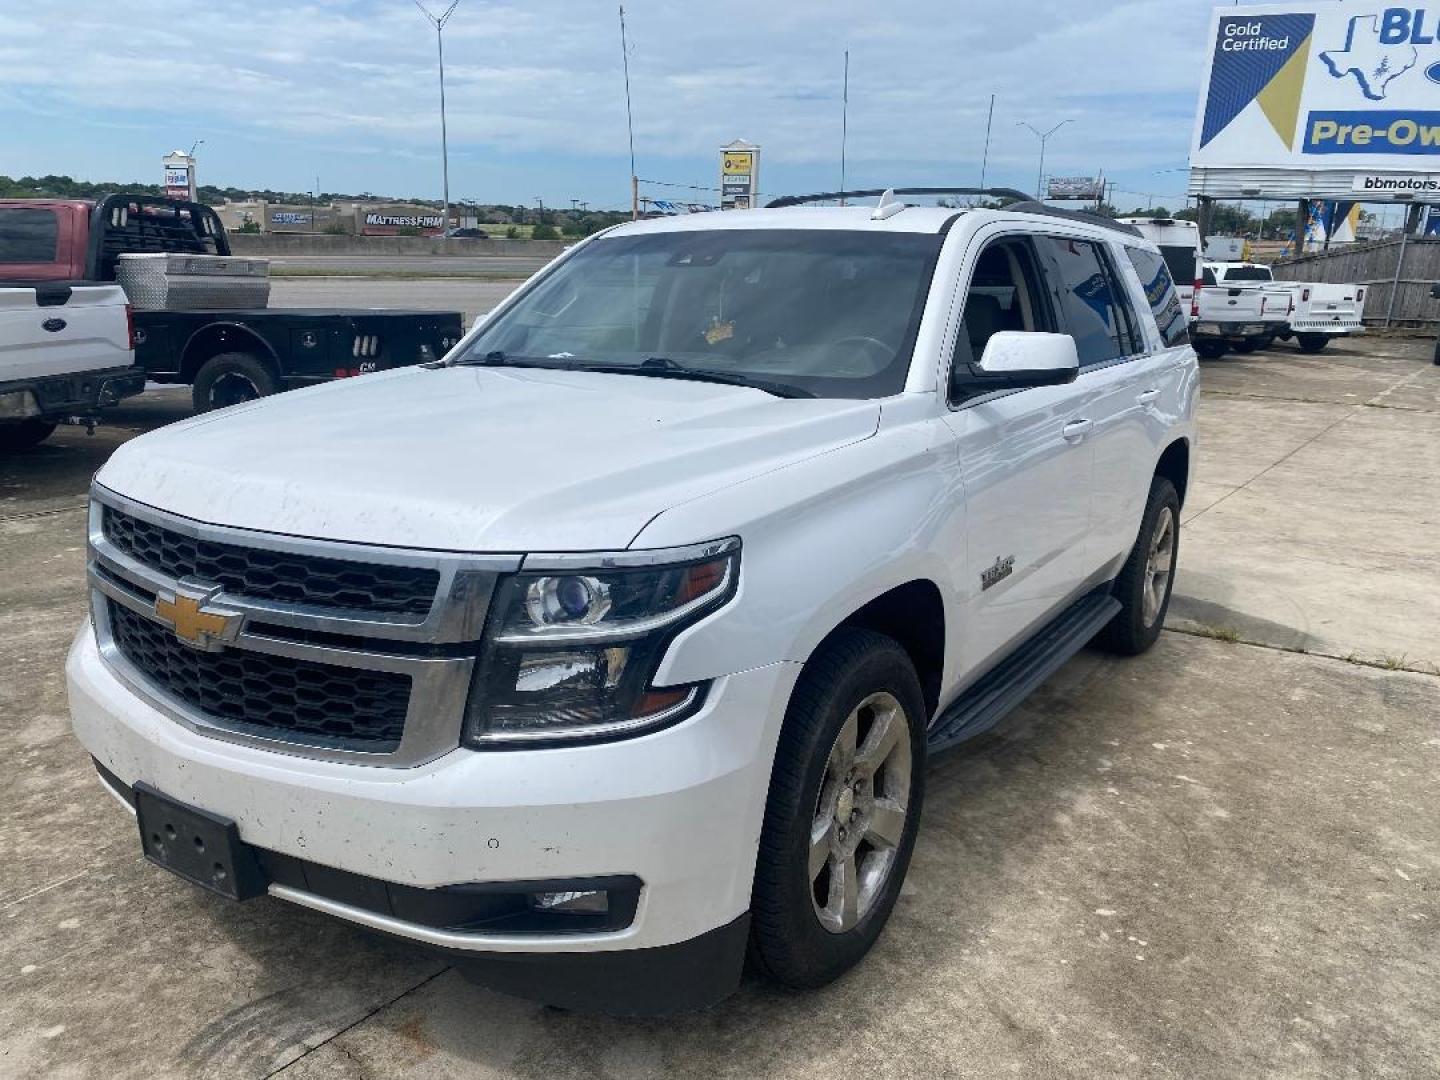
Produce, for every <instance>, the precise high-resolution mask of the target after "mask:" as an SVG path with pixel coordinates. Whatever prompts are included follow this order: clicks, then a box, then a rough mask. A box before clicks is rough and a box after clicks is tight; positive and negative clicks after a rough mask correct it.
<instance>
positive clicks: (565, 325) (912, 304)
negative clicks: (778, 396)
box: [469, 228, 941, 398]
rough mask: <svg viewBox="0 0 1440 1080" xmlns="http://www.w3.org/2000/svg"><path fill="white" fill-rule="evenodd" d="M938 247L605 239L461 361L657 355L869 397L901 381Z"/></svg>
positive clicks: (896, 388)
mask: <svg viewBox="0 0 1440 1080" xmlns="http://www.w3.org/2000/svg"><path fill="white" fill-rule="evenodd" d="M940 243H941V238H940V237H939V236H936V235H932V234H921V233H890V234H886V233H879V232H873V233H872V232H863V231H860V230H856V231H853V232H851V231H829V230H820V229H794V230H791V229H785V230H779V229H743V228H736V229H708V230H683V231H679V230H677V231H669V232H656V233H648V234H645V233H642V234H638V235H631V236H623V235H622V236H615V237H607V238H605V239H600V240H595V241H592V242H591V243H589V244H587V245H586V246H585V247H583V248H581V249H580V250H578V251H576V252H575V253H574V254H573V255H572V256H571V257H570V258H568V259H566V260H565V261H564V262H563V263H561V264H560V265H559V266H557V267H556V268H555V269H554V270H553V271H551V272H550V273H548V274H547V275H546V276H545V277H544V278H543V279H542V280H541V281H540V282H539V283H538V284H537V285H536V286H535V287H534V288H532V289H530V290H529V291H528V292H527V293H526V294H525V295H523V296H522V297H521V298H520V299H519V300H518V301H517V302H516V303H515V304H514V305H513V306H512V307H511V308H510V309H509V310H507V311H505V312H504V313H503V314H501V315H500V316H499V317H497V318H496V319H495V321H494V322H492V323H491V324H490V325H489V326H488V327H486V329H485V330H484V332H483V333H481V334H480V336H479V337H477V338H476V339H475V341H474V342H473V343H472V344H471V346H470V350H469V356H470V357H472V358H481V357H484V356H486V355H487V354H489V353H492V352H495V353H501V354H503V355H504V356H505V358H506V360H507V362H511V363H520V364H524V363H530V364H534V365H538V366H543V367H565V368H579V369H584V368H587V367H606V368H611V369H615V368H619V369H625V370H629V369H635V373H636V374H637V375H645V374H653V370H651V369H653V368H654V367H655V363H654V361H653V360H652V358H664V359H666V360H671V361H673V362H674V363H675V364H678V365H682V366H684V367H686V368H690V369H693V370H694V371H700V372H712V373H713V372H719V373H723V374H725V375H726V376H733V377H736V378H740V379H752V380H753V381H755V382H756V383H757V384H759V383H769V384H783V385H785V386H788V387H790V388H792V389H795V390H798V391H801V392H804V393H809V394H815V395H818V396H820V397H838V398H870V397H883V396H887V395H890V394H895V393H899V392H900V390H901V388H902V387H903V386H904V384H905V375H906V372H907V371H908V369H909V366H910V352H911V349H912V347H913V345H914V338H915V330H916V327H917V325H918V324H919V320H920V313H921V310H922V308H923V306H924V302H925V293H926V291H927V290H928V288H929V286H930V276H931V272H932V270H933V269H934V265H935V257H936V255H937V253H938V252H939V249H940ZM647 361H652V363H651V369H646V370H641V365H642V364H645V363H646V362H647Z"/></svg>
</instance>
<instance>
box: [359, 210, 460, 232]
mask: <svg viewBox="0 0 1440 1080" xmlns="http://www.w3.org/2000/svg"><path fill="white" fill-rule="evenodd" d="M360 221H361V224H360V231H361V232H362V233H364V234H365V235H366V236H398V235H401V234H402V233H410V232H413V231H417V230H418V231H419V232H421V233H423V234H424V235H426V236H439V235H440V227H441V226H442V225H443V224H444V223H445V218H444V217H443V216H442V215H440V214H417V213H415V212H413V211H390V210H367V211H364V212H363V214H362V216H361V219H360Z"/></svg>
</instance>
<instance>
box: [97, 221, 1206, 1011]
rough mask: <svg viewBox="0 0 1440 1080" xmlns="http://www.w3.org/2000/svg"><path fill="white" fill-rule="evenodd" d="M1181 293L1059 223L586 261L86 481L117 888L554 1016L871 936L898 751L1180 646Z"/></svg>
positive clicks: (785, 228)
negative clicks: (302, 932)
mask: <svg viewBox="0 0 1440 1080" xmlns="http://www.w3.org/2000/svg"><path fill="white" fill-rule="evenodd" d="M1185 323H1186V317H1185V313H1184V312H1183V311H1182V310H1181V308H1180V305H1179V302H1178V300H1177V298H1176V295H1175V289H1174V287H1173V283H1172V281H1171V278H1170V274H1169V272H1168V270H1167V269H1166V266H1165V262H1164V260H1163V259H1162V257H1161V256H1160V254H1159V252H1158V251H1157V250H1156V248H1155V247H1154V246H1153V245H1152V244H1150V243H1148V242H1147V241H1145V240H1143V239H1141V237H1140V236H1139V235H1138V234H1136V233H1135V232H1134V231H1133V230H1130V229H1128V228H1126V227H1124V226H1119V225H1116V224H1115V223H1113V222H1110V223H1102V222H1101V221H1100V220H1099V219H1092V218H1089V217H1088V216H1087V215H1081V214H1071V213H1066V212H1062V211H1055V210H1052V209H1050V208H1048V207H1045V206H1043V205H1040V204H1034V203H1030V204H1021V205H1016V206H1012V207H1010V208H1008V209H1003V210H983V209H975V210H965V211H957V210H953V209H942V208H929V207H923V208H922V207H907V206H904V205H902V204H900V203H898V202H895V201H893V200H892V199H889V198H882V200H881V203H880V205H879V206H876V207H873V208H872V207H869V206H867V207H863V208H862V207H855V206H851V207H836V208H828V207H813V206H797V207H790V208H784V209H767V210H754V211H748V212H739V213H725V214H699V215H694V216H690V217H685V218H679V219H666V220H656V221H646V222H640V223H635V224H629V225H625V226H622V227H618V228H615V229H612V230H610V231H608V232H606V233H603V234H601V235H599V236H597V237H595V238H592V239H590V240H588V241H586V242H583V243H581V244H578V245H576V246H575V247H574V248H573V249H571V250H570V251H569V252H567V253H565V254H564V255H562V256H561V257H560V258H559V259H557V260H556V261H555V262H554V263H552V264H551V265H550V266H549V267H547V268H546V269H545V270H544V271H542V272H541V273H540V274H538V275H537V276H536V277H535V278H533V279H532V280H531V281H530V282H528V283H527V284H526V285H525V286H523V287H522V288H521V289H519V290H518V291H517V292H516V293H515V294H514V295H512V296H511V297H510V298H509V299H508V300H507V301H505V302H504V303H503V304H502V305H501V306H500V307H499V308H497V309H496V310H495V311H494V312H492V313H491V314H490V315H489V316H488V317H486V318H485V319H484V320H482V321H481V322H480V323H479V324H478V325H477V326H476V327H475V328H474V330H472V332H471V333H470V334H469V335H468V336H467V337H466V338H465V339H464V341H463V342H461V344H460V345H458V346H457V347H456V348H454V349H453V350H452V351H451V352H450V353H449V354H448V355H447V356H446V357H445V358H444V360H443V361H440V362H438V363H435V364H432V365H430V366H428V367H424V368H406V369H401V370H395V371H388V372H382V373H380V374H377V375H374V376H372V377H370V378H367V379H357V380H353V381H349V382H345V383H339V384H333V385H328V386H324V387H318V388H314V389H309V390H302V391H299V392H296V393H292V394H286V395H284V396H283V397H280V398H274V399H269V400H266V401H261V402H255V403H251V404H246V405H240V406H236V407H235V408H232V409H228V410H222V411H220V412H216V413H211V414H208V415H205V416H201V417H196V418H194V419H191V420H189V421H186V422H182V423H179V424H175V425H172V426H170V427H167V428H165V429H163V430H160V431H156V432H152V433H151V434H148V435H145V436H142V437H140V438H137V439H135V440H133V441H131V442H129V443H127V444H126V445H125V446H123V447H122V448H121V449H119V450H118V451H117V452H116V453H115V454H114V456H113V457H112V458H111V459H110V461H109V462H108V463H107V464H106V465H105V467H104V468H103V469H101V470H100V472H99V474H98V475H97V477H96V481H95V485H94V490H93V500H92V510H91V517H90V530H89V541H90V564H89V566H90V569H89V587H90V595H91V597H92V605H91V619H90V620H89V621H88V623H87V625H86V626H85V627H84V628H83V629H82V630H81V631H80V633H79V636H78V637H77V638H76V640H75V643H74V647H73V649H72V651H71V654H70V658H69V662H68V678H69V691H70V702H71V708H72V711H73V720H74V728H75V731H76V733H77V735H78V736H79V738H80V741H81V742H82V743H83V744H84V745H85V747H86V748H87V749H88V750H89V752H90V753H91V754H92V755H93V757H94V759H95V763H96V765H97V767H98V771H99V775H100V778H101V780H102V782H103V783H104V784H105V786H106V787H107V788H108V789H109V790H110V792H111V793H113V795H114V796H115V797H116V798H117V799H118V800H119V801H120V802H121V803H123V804H124V805H125V807H126V808H127V809H128V810H129V811H130V812H131V813H133V814H134V815H135V816H136V819H137V824H138V830H139V836H140V841H141V844H142V847H143V851H144V854H145V856H146V857H147V858H148V859H149V860H150V861H152V862H154V863H156V864H158V865H159V866H162V867H165V868H167V869H169V870H171V871H174V872H175V873H177V874H179V875H180V876H182V877H184V878H186V879H188V880H190V881H191V882H194V883H196V884H198V885H201V886H204V887H206V888H209V889H212V890H214V891H216V892H219V893H222V894H224V895H226V896H229V897H231V898H235V899H245V898H247V897H250V896H255V895H258V894H262V893H267V892H268V893H269V894H270V895H272V896H277V897H281V898H284V899H286V900H290V901H293V902H295V903H298V904H302V905H305V906H307V907H310V908H314V909H317V910H319V911H322V912H328V913H330V914H331V915H334V916H338V917H340V918H342V919H348V920H350V921H351V922H354V923H357V924H360V925H361V926H365V927H369V928H371V929H373V930H376V931H380V932H383V933H387V934H390V935H396V936H399V937H401V938H405V939H409V940H411V941H414V942H418V943H422V944H424V945H427V946H431V947H434V948H436V949H439V950H443V951H444V953H445V954H446V955H448V956H449V957H451V958H453V960H454V962H455V963H456V966H457V967H459V968H460V969H461V970H462V971H463V972H465V973H467V974H469V975H470V976H471V977H472V978H475V979H477V980H479V981H481V982H484V983H486V984H487V985H491V986H494V987H498V988H500V989H503V990H507V991H509V992H512V993H516V994H521V995H527V996H532V997H536V998H540V999H542V1000H545V1001H549V1002H551V1003H553V1004H557V1005H562V1006H568V1007H574V1008H599V1009H603V1010H608V1011H613V1012H644V1013H653V1012H665V1011H670V1010H678V1009H688V1008H694V1007H698V1006H701V1005H704V1004H707V1003H709V1002H712V1001H715V1000H717V999H719V998H720V997H723V996H724V995H725V994H727V993H729V992H730V991H731V990H733V989H734V988H735V986H736V985H737V983H738V981H739V979H740V975H741V969H742V961H743V960H744V958H745V957H746V955H747V945H748V951H749V954H750V955H751V956H752V957H753V961H754V965H755V967H756V968H757V969H758V970H759V971H760V972H762V973H763V974H765V975H768V976H769V977H770V978H772V979H775V980H777V981H779V982H780V983H782V984H784V985H786V986H790V987H814V986H818V985H821V984H823V983H825V982H827V981H828V980H831V979H834V978H835V977H836V976H837V975H839V974H840V973H841V972H843V971H845V970H846V969H847V968H849V967H850V966H851V965H853V964H855V963H856V962H857V961H858V960H860V958H861V957H863V956H864V955H865V953H866V951H867V950H868V949H869V948H870V947H871V946H872V945H873V944H874V942H875V940H876V938H877V937H878V936H879V934H880V933H881V930H882V928H883V927H884V925H885V923H886V920H887V919H888V918H889V916H890V913H891V909H892V908H893V907H894V905H895V902H896V898H897V897H898V895H899V893H900V887H901V884H902V881H903V879H904V877H905V872H906V868H907V866H908V864H909V862H910V856H911V851H912V848H913V846H914V844H915V842H916V832H917V829H918V826H919V824H920V816H921V815H920V810H921V802H922V798H923V795H924V790H925V762H926V758H927V757H928V756H929V755H931V754H934V753H936V752H937V751H939V750H942V749H945V748H947V747H951V746H953V745H955V744H957V743H959V742H961V741H963V740H965V739H966V738H968V737H970V736H973V735H975V734H977V733H979V732H982V731H985V730H986V729H988V728H990V727H992V726H993V725H994V724H995V723H996V722H997V721H998V720H999V719H1000V718H1001V717H1002V716H1003V715H1004V713H1005V712H1006V711H1007V710H1008V709H1009V708H1011V707H1012V706H1014V705H1015V704H1017V703H1018V702H1019V701H1020V700H1021V699H1022V698H1023V697H1024V696H1025V695H1026V694H1027V693H1028V692H1029V691H1030V690H1032V689H1033V688H1034V687H1035V686H1036V685H1038V684H1039V683H1040V682H1041V681H1042V680H1044V679H1045V678H1046V677H1047V676H1048V675H1049V674H1050V673H1051V672H1053V671H1054V670H1055V669H1056V668H1057V667H1058V666H1059V665H1060V664H1061V663H1062V662H1063V661H1064V660H1065V659H1066V658H1067V657H1069V656H1071V655H1073V654H1074V653H1075V652H1076V651H1077V650H1079V649H1080V648H1081V647H1082V646H1084V645H1085V644H1086V643H1087V642H1088V641H1090V640H1091V639H1092V638H1096V637H1097V635H1098V639H1099V641H1100V642H1102V643H1103V644H1104V645H1105V646H1106V647H1108V648H1110V649H1113V650H1115V651H1118V652H1120V653H1128V654H1133V653H1139V652H1141V651H1143V650H1144V649H1146V648H1148V647H1149V646H1150V645H1151V644H1152V643H1153V642H1154V641H1155V640H1156V638H1157V636H1158V635H1159V632H1160V628H1161V624H1162V623H1163V621H1164V619H1165V613H1166V607H1167V604H1168V601H1169V597H1170V587H1171V583H1172V581H1173V575H1174V567H1175V558H1176V552H1177V542H1178V530H1179V522H1180V507H1181V504H1182V502H1183V500H1184V498H1185V492H1186V488H1187V487H1188V486H1189V483H1190V477H1191V472H1192V468H1193V465H1194V460H1195V449H1194V440H1195V423H1194V415H1195V402H1196V394H1197V389H1198V372H1197V365H1196V362H1195V354H1194V352H1193V351H1192V350H1191V348H1190V346H1189V344H1188V342H1187V340H1186V328H1185Z"/></svg>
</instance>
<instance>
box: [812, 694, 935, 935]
mask: <svg viewBox="0 0 1440 1080" xmlns="http://www.w3.org/2000/svg"><path fill="white" fill-rule="evenodd" d="M910 768H911V754H910V724H909V721H908V719H907V717H906V715H905V710H904V708H902V707H901V705H900V702H899V701H897V700H896V699H895V697H894V695H892V694H889V693H886V692H884V691H881V692H879V693H875V694H871V695H870V696H869V697H867V698H865V700H863V701H861V702H860V704H859V705H857V706H856V707H855V708H854V709H853V710H852V711H851V713H850V715H849V716H848V717H846V718H845V723H844V724H843V725H841V728H840V731H839V733H838V734H837V735H836V736H835V742H834V744H833V745H832V746H831V748H830V754H829V756H828V758H827V759H826V762H825V778H824V780H823V781H822V783H821V785H820V794H819V797H818V798H817V799H816V805H815V814H814V816H813V818H812V820H811V826H810V851H809V867H808V870H809V880H810V898H811V902H812V904H813V905H814V909H815V915H816V917H817V918H818V919H819V920H820V924H821V925H822V926H823V927H825V929H826V930H828V931H830V932H831V933H834V934H840V933H844V932H845V931H847V930H851V929H853V928H854V927H855V926H856V925H857V924H858V923H859V922H860V921H861V920H862V919H863V918H864V917H865V915H866V914H867V913H868V912H869V911H870V909H871V908H873V907H874V906H875V903H876V901H877V900H878V899H879V898H880V896H881V895H882V894H883V893H884V890H885V885H886V882H888V881H889V878H890V874H891V872H892V870H893V869H894V866H895V859H896V855H897V853H898V851H899V848H900V840H901V838H902V837H903V836H904V834H905V818H906V815H907V813H908V810H909V802H910Z"/></svg>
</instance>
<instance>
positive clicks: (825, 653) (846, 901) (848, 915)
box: [750, 629, 927, 990]
mask: <svg viewBox="0 0 1440 1080" xmlns="http://www.w3.org/2000/svg"><path fill="white" fill-rule="evenodd" d="M926 719H927V712H926V708H925V698H924V695H923V694H922V693H921V690H920V680H919V678H918V677H917V676H916V674H915V666H914V665H913V664H912V663H911V662H910V657H909V655H908V654H907V653H906V652H905V650H904V649H902V648H901V647H900V645H899V644H898V643H897V642H896V641H895V640H894V639H892V638H888V637H886V636H884V635H883V634H877V633H874V632H873V631H870V630H858V629H843V630H840V631H838V632H837V633H836V634H834V635H832V637H831V638H830V639H829V640H828V641H826V642H825V644H824V645H822V646H821V648H820V650H819V651H818V652H817V653H816V654H815V655H814V656H813V657H812V658H811V659H810V661H809V663H807V664H806V665H805V670H804V671H803V672H802V673H801V675H800V681H799V682H798V683H797V684H796V687H795V693H794V696H793V697H792V698H791V700H790V707H789V709H788V710H787V711H786V714H785V724H784V727H783V728H782V729H781V732H780V742H779V746H778V747H777V749H776V752H775V766H774V771H773V773H772V774H771V778H770V795H769V798H768V800H767V801H766V804H765V824H764V828H763V830H762V831H761V834H760V850H759V854H758V858H757V860H756V865H755V889H754V894H753V896H752V898H751V904H750V909H751V922H750V953H751V961H752V963H753V964H754V966H755V967H756V969H757V970H758V971H760V973H762V974H764V975H766V976H768V977H769V978H771V979H773V980H774V981H776V982H778V983H781V984H782V985H784V986H788V987H790V988H792V989H797V990H800V989H811V988H814V987H817V986H824V985H825V984H826V983H828V982H830V981H832V980H833V979H835V978H837V977H838V976H840V975H841V974H843V973H844V972H845V971H847V970H848V969H849V968H851V967H852V966H854V965H855V964H856V963H858V962H859V961H860V959H861V958H862V957H863V956H864V955H865V954H866V953H867V952H869V950H870V947H871V946H872V945H874V944H875V941H876V939H877V938H879V936H880V932H881V931H882V930H883V929H884V928H885V923H886V921H887V920H888V919H889V917H890V912H891V910H892V909H893V908H894V906H895V901H896V899H897V898H898V897H899V895H900V886H901V885H902V884H903V882H904V880H905V871H906V869H907V868H908V867H909V864H910V854H911V852H912V850H913V849H914V846H915V834H916V831H917V830H918V828H919V825H920V809H921V804H922V803H923V801H924V795H925V727H926Z"/></svg>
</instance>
